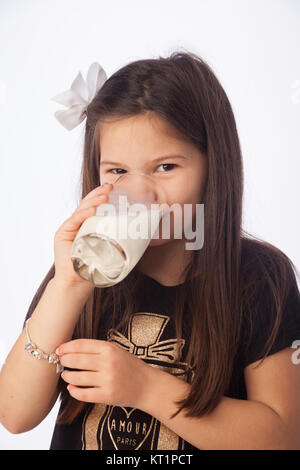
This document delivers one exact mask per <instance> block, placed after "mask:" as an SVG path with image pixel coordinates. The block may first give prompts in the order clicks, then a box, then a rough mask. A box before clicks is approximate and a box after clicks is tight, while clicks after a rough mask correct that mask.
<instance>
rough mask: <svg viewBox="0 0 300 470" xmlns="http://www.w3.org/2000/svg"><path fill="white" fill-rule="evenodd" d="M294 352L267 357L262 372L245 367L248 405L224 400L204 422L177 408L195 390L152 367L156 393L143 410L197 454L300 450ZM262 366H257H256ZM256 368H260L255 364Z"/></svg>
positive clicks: (298, 369)
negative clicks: (203, 452) (196, 449)
mask: <svg viewBox="0 0 300 470" xmlns="http://www.w3.org/2000/svg"><path fill="white" fill-rule="evenodd" d="M292 352H293V351H292V350H291V348H286V349H284V350H282V351H279V352H277V353H276V354H272V355H271V356H268V357H267V358H266V359H265V360H264V362H263V363H262V364H261V365H259V367H258V368H257V369H253V370H252V365H253V364H250V365H249V366H247V367H246V368H245V378H246V385H247V395H248V400H238V399H233V398H229V397H226V396H223V398H222V399H221V401H220V403H219V404H218V405H217V407H216V408H215V409H214V410H213V411H212V412H211V413H210V414H208V415H206V416H202V417H200V418H190V417H189V418H187V417H185V416H184V415H183V413H184V411H185V410H182V411H181V412H180V413H179V414H178V415H177V416H176V417H175V418H172V419H170V416H171V415H172V414H173V413H175V411H177V408H178V407H177V406H176V405H174V404H173V403H174V402H175V401H176V400H178V399H181V398H184V396H186V395H187V393H188V392H189V389H190V387H191V385H190V384H188V383H186V382H184V381H183V380H181V379H179V378H177V377H175V376H173V375H171V374H169V373H167V372H164V371H162V370H160V369H157V368H153V367H151V370H150V368H149V374H150V375H151V377H150V380H151V383H152V386H151V388H150V387H148V389H149V391H148V393H147V395H146V396H145V397H144V399H143V402H142V403H141V404H140V409H142V410H143V411H145V412H147V413H149V414H150V415H152V416H154V417H155V418H157V419H158V420H159V421H160V422H161V423H163V424H164V425H165V426H167V427H168V428H169V429H171V430H172V431H174V432H175V433H176V434H178V435H179V436H180V437H182V438H183V439H184V440H186V441H188V442H189V443H191V444H192V445H193V446H194V447H197V448H198V449H203V450H204V449H205V450H208V449H294V450H295V449H298V450H299V449H300V400H299V390H300V365H298V366H297V365H295V364H293V363H292V361H291V355H292ZM257 362H258V361H257ZM254 364H256V363H254Z"/></svg>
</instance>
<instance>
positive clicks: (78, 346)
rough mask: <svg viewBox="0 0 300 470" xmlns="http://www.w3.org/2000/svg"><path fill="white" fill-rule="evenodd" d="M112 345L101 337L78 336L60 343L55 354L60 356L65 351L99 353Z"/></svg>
mask: <svg viewBox="0 0 300 470" xmlns="http://www.w3.org/2000/svg"><path fill="white" fill-rule="evenodd" d="M108 347H113V345H112V344H111V343H108V342H107V341H106V340H102V339H89V338H78V339H72V340H71V341H68V342H67V343H63V344H61V345H60V346H59V347H58V348H57V349H56V351H55V352H56V354H58V355H59V356H62V355H63V354H66V353H92V354H93V353H94V354H99V353H101V350H102V349H104V348H108Z"/></svg>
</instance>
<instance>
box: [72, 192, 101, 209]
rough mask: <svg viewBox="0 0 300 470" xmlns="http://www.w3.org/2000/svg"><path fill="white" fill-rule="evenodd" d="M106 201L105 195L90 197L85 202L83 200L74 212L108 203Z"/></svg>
mask: <svg viewBox="0 0 300 470" xmlns="http://www.w3.org/2000/svg"><path fill="white" fill-rule="evenodd" d="M108 199H109V196H108V195H107V194H99V195H98V196H94V197H90V198H89V199H87V200H85V199H83V200H82V202H81V203H80V205H79V206H78V207H77V209H76V210H82V209H86V208H89V207H97V206H99V205H100V204H102V203H103V202H106V201H108Z"/></svg>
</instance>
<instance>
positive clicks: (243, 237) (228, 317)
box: [24, 51, 296, 423]
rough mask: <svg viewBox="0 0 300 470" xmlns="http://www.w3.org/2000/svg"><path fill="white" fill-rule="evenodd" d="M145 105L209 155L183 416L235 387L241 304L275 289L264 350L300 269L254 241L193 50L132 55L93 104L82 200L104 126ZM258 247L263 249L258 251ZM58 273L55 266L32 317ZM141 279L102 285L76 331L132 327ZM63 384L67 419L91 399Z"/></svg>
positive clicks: (219, 120)
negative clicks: (263, 287)
mask: <svg viewBox="0 0 300 470" xmlns="http://www.w3.org/2000/svg"><path fill="white" fill-rule="evenodd" d="M145 112H154V113H157V114H158V115H159V116H160V118H163V119H166V120H167V121H168V122H169V123H170V124H172V125H173V126H174V127H175V128H176V129H177V130H178V131H179V132H180V133H181V135H182V136H183V137H184V138H187V139H189V140H190V141H191V142H192V143H193V144H194V145H195V146H196V147H198V149H199V150H200V151H201V152H202V153H203V154H204V155H205V156H206V158H207V162H208V174H207V181H206V186H205V193H204V196H203V200H202V201H201V202H202V203H204V207H205V223H204V245H203V248H202V249H201V250H195V251H194V252H193V256H192V259H191V262H190V264H189V265H188V266H187V268H186V270H185V279H186V281H185V283H184V284H183V285H179V286H178V288H176V296H177V297H176V302H175V305H176V312H175V325H176V334H177V337H181V334H182V316H183V308H184V305H187V309H188V311H187V312H185V314H186V315H190V316H191V318H192V328H191V337H190V343H189V349H188V353H187V358H186V362H187V363H188V364H191V370H192V372H193V376H191V375H189V376H188V377H187V381H188V382H189V383H191V389H190V393H189V395H188V396H187V397H186V398H185V399H182V400H181V401H178V402H177V405H179V408H178V410H177V413H179V411H181V410H182V409H185V410H186V416H194V417H200V416H202V415H204V414H205V413H208V412H210V411H212V410H213V409H214V408H215V407H216V406H217V404H218V403H219V401H220V399H221V398H222V396H223V395H224V394H225V392H226V390H227V388H228V386H229V383H230V379H231V376H232V372H233V364H234V359H235V356H236V354H237V347H238V342H239V339H240V334H241V324H242V321H246V317H244V316H243V312H247V311H248V312H250V311H251V308H253V305H255V292H256V290H255V286H257V285H258V284H259V283H260V284H261V283H262V282H265V283H267V285H268V286H269V287H270V289H271V292H272V293H273V295H274V305H275V309H274V327H273V329H272V331H271V333H270V337H269V341H268V344H267V345H266V346H267V347H266V352H265V355H267V353H268V351H269V350H270V348H271V346H272V344H273V341H274V338H275V336H276V333H277V331H278V326H279V323H280V319H281V314H282V306H283V303H284V300H285V297H286V294H287V286H288V281H289V276H291V267H293V269H294V270H295V269H296V268H295V266H294V265H293V263H292V262H291V260H290V259H289V258H288V257H287V256H286V255H285V254H284V253H283V252H282V251H280V250H279V249H278V248H276V247H275V246H273V245H271V244H269V243H267V242H265V241H262V240H258V239H256V240H255V239H254V237H252V236H251V235H250V234H248V233H247V232H246V231H245V230H243V229H242V227H241V225H242V196H243V167H242V155H241V148H240V143H239V138H238V133H237V128H236V123H235V119H234V115H233V111H232V108H231V105H230V102H229V100H228V98H227V96H226V93H225V91H224V90H223V88H222V86H221V84H220V83H219V81H218V79H217V78H216V76H215V74H214V73H213V71H212V70H211V68H210V66H209V65H208V64H207V63H206V62H205V61H204V60H203V59H201V58H200V57H199V56H197V55H196V54H193V53H191V52H188V51H187V52H186V51H177V52H173V53H172V54H171V55H170V56H169V57H166V58H164V57H159V58H158V59H147V60H137V61H135V62H131V63H129V64H128V65H126V66H124V67H122V68H121V69H119V70H118V71H116V72H115V73H114V74H113V75H112V76H111V77H110V78H109V79H108V80H107V81H106V82H105V83H104V85H103V86H102V88H101V89H100V90H99V92H98V94H97V95H96V96H95V98H94V99H93V100H92V102H91V103H90V104H89V106H88V108H87V112H86V114H87V116H86V124H85V137H84V155H83V163H82V170H81V181H82V198H83V197H85V196H86V195H87V194H88V193H89V192H90V191H91V190H92V189H93V188H95V187H97V186H99V184H101V182H100V181H99V175H100V169H99V164H100V158H101V155H100V148H99V140H100V139H99V128H98V124H99V123H100V122H101V121H104V120H105V119H112V118H113V119H117V118H119V117H130V116H134V115H138V114H141V113H145ZM253 246H256V248H257V250H256V251H255V252H256V253H258V254H257V255H253V256H252V251H251V247H253ZM247 253H250V256H247ZM54 273H55V266H54V264H53V265H52V267H51V268H50V270H49V272H48V273H47V275H46V277H45V278H44V280H43V281H42V283H41V285H40V287H39V289H38V291H37V292H36V294H35V296H34V298H33V300H32V302H31V304H30V307H29V310H28V312H27V315H26V318H25V320H26V319H27V318H29V317H30V315H31V314H32V312H33V311H34V309H35V307H36V305H37V303H38V302H39V299H40V298H41V296H42V294H43V292H44V290H45V288H46V286H47V284H48V282H49V280H50V279H51V278H52V277H53V276H54ZM142 283H143V275H142V273H139V272H138V271H137V270H135V269H133V270H132V271H131V273H130V274H129V275H128V276H127V277H126V278H125V279H124V280H123V281H122V282H120V283H119V284H117V285H115V286H112V287H108V288H95V289H94V291H93V293H92V294H91V295H90V297H89V298H88V300H87V302H86V304H85V306H84V308H83V310H82V312H81V315H80V317H79V319H78V322H77V324H76V326H75V329H74V333H73V339H75V338H81V337H83V338H96V339H97V338H98V339H100V336H99V335H100V333H99V331H100V328H101V327H103V326H104V325H106V324H108V323H107V321H108V318H109V319H110V321H111V326H112V325H113V326H114V327H115V328H118V329H119V331H123V333H124V334H125V328H126V325H127V323H128V320H129V316H130V315H131V314H132V312H134V311H138V310H137V309H138V305H139V301H140V292H141V289H140V287H141V285H142ZM186 299H188V302H185V301H186ZM120 305H122V309H121V312H122V315H120V313H119V312H120V309H119V306H120ZM249 319H250V322H251V317H250V316H249ZM24 324H25V321H24ZM191 377H192V378H191ZM58 386H59V391H60V398H61V399H63V400H66V406H65V408H64V410H63V412H62V413H61V414H60V416H59V417H58V420H57V422H58V423H70V422H72V421H73V420H74V419H75V417H76V416H78V415H79V413H80V412H82V411H83V410H84V408H85V407H86V406H87V405H89V404H87V403H85V402H80V401H77V400H75V399H74V398H72V397H70V395H69V394H68V392H67V390H66V384H65V382H64V381H63V380H62V379H61V378H60V379H59V383H58ZM177 413H175V414H174V415H173V416H176V414H177Z"/></svg>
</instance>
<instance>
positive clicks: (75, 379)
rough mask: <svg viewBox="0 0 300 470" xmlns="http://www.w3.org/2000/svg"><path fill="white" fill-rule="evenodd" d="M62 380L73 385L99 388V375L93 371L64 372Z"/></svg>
mask: <svg viewBox="0 0 300 470" xmlns="http://www.w3.org/2000/svg"><path fill="white" fill-rule="evenodd" d="M61 378H62V379H63V380H64V381H65V382H67V383H69V384H72V385H82V386H86V387H99V383H98V382H99V373H98V372H93V371H73V370H64V371H63V372H62V373H61Z"/></svg>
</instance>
